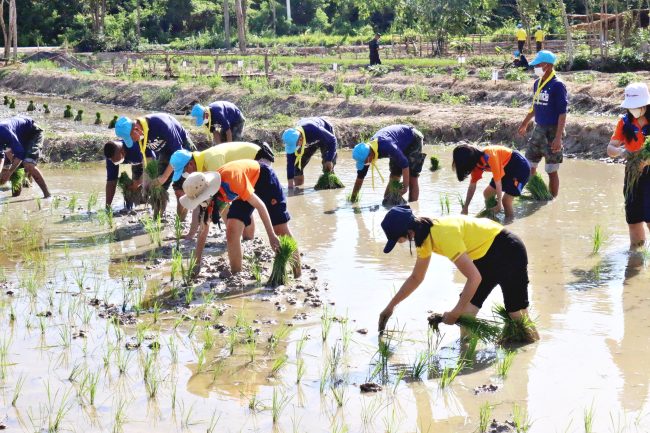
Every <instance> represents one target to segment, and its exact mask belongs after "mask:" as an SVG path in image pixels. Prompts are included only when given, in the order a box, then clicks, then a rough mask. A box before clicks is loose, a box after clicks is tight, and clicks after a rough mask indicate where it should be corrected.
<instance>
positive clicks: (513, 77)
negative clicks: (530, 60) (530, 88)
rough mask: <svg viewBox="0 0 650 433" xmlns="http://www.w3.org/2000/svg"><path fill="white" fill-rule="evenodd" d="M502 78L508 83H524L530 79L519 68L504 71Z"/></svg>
mask: <svg viewBox="0 0 650 433" xmlns="http://www.w3.org/2000/svg"><path fill="white" fill-rule="evenodd" d="M504 77H505V79H506V80H508V81H526V80H528V78H530V76H529V75H528V73H527V72H526V71H524V70H522V69H520V68H512V69H508V70H506V73H505V75H504Z"/></svg>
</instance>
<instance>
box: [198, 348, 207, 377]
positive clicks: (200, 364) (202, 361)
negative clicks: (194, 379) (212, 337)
mask: <svg viewBox="0 0 650 433" xmlns="http://www.w3.org/2000/svg"><path fill="white" fill-rule="evenodd" d="M204 365H205V347H202V348H201V350H199V352H198V353H197V355H196V374H201V373H202V372H203V366H204Z"/></svg>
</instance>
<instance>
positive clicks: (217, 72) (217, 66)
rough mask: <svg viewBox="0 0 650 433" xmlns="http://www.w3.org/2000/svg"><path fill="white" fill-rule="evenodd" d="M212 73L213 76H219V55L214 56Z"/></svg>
mask: <svg viewBox="0 0 650 433" xmlns="http://www.w3.org/2000/svg"><path fill="white" fill-rule="evenodd" d="M214 73H215V75H217V74H219V54H215V56H214Z"/></svg>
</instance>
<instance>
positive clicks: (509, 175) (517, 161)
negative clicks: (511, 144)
mask: <svg viewBox="0 0 650 433" xmlns="http://www.w3.org/2000/svg"><path fill="white" fill-rule="evenodd" d="M504 172H505V174H504V176H503V179H501V188H502V189H503V192H505V193H506V194H508V195H510V196H512V197H519V196H520V195H521V192H522V191H523V190H524V186H526V184H527V183H528V178H530V163H529V162H528V160H527V159H526V158H524V156H523V155H522V154H521V153H519V152H517V151H516V150H513V151H512V157H510V161H508V163H507V164H506V166H505V167H504ZM490 186H491V187H492V188H494V189H496V188H497V185H496V183H494V179H492V180H491V181H490Z"/></svg>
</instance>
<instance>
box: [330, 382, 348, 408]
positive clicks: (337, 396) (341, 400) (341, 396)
mask: <svg viewBox="0 0 650 433" xmlns="http://www.w3.org/2000/svg"><path fill="white" fill-rule="evenodd" d="M330 390H331V391H332V396H333V397H334V401H335V402H336V405H337V406H338V407H343V404H345V401H346V398H345V390H346V386H345V384H344V383H342V384H341V385H340V386H336V385H331V386H330Z"/></svg>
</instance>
